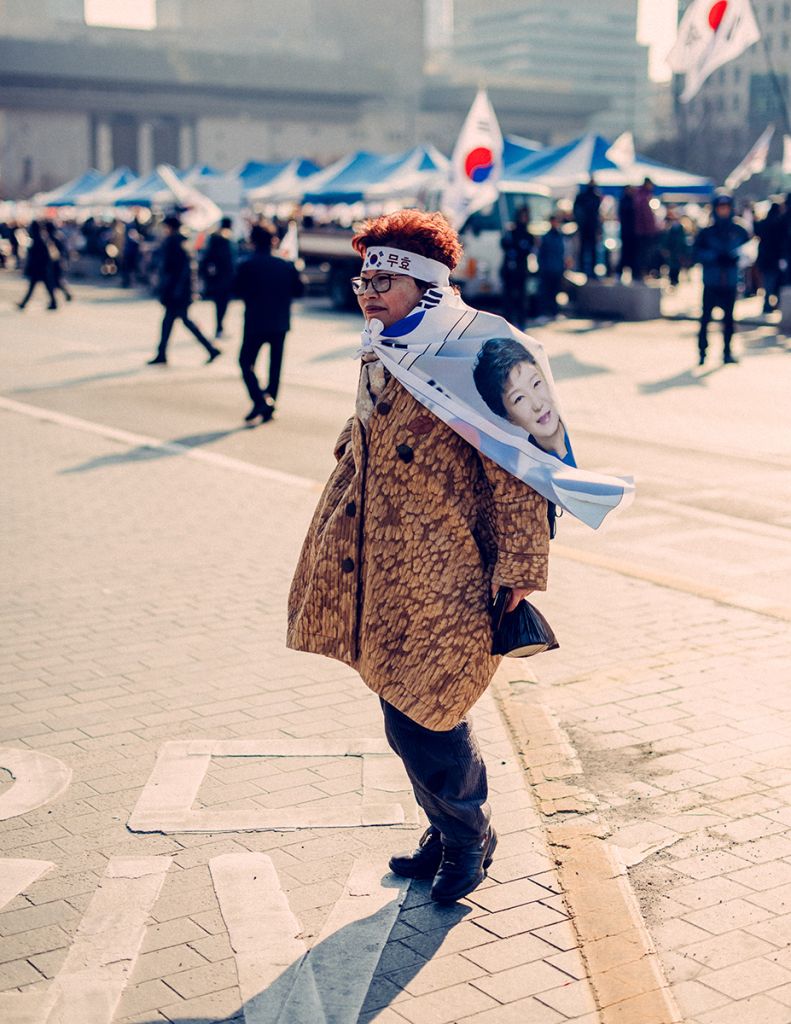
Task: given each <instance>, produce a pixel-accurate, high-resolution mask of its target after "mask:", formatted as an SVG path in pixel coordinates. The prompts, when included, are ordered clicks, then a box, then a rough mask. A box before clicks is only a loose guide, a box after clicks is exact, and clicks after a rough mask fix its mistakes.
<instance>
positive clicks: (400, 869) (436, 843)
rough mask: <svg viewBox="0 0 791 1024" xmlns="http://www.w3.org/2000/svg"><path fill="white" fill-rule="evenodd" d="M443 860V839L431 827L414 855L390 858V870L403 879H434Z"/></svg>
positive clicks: (437, 831) (421, 839)
mask: <svg viewBox="0 0 791 1024" xmlns="http://www.w3.org/2000/svg"><path fill="white" fill-rule="evenodd" d="M441 860H442V838H441V836H440V832H439V829H436V828H434V826H433V825H429V827H428V828H427V829H426V831H425V832H424V833H423V835H422V836H421V837H420V842H419V843H418V844H417V849H416V850H415V851H414V853H405V854H403V855H402V856H400V857H399V856H395V857H391V858H390V870H391V871H392V872H393V873H394V874H396V875H400V876H401V877H402V878H433V877H434V875H436V873H437V869H438V868H439V865H440V861H441Z"/></svg>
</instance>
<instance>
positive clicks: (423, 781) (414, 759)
mask: <svg viewBox="0 0 791 1024" xmlns="http://www.w3.org/2000/svg"><path fill="white" fill-rule="evenodd" d="M380 702H381V705H382V711H383V712H384V719H385V735H386V736H387V742H388V743H389V744H390V746H391V748H392V749H393V751H394V752H395V753H396V754H398V756H399V757H400V758H401V760H402V761H403V763H404V768H405V769H406V773H407V775H408V776H409V781H410V782H411V783H412V788H413V789H414V791H415V799H416V800H417V802H418V804H420V806H421V807H422V808H423V810H424V811H425V813H426V817H427V818H428V820H429V821H430V822H431V824H432V825H434V827H435V828H438V829H439V831H440V832H441V833H442V841H443V843H445V845H446V846H467V845H470V844H472V843H477V842H480V841H481V839H483V837H484V836H485V835H486V831H487V829H488V828H489V821H490V819H491V811H490V808H489V804H488V803H487V797H488V795H489V787H488V783H487V781H486V765H485V764H484V763H483V758H482V757H481V751H480V748H479V746H478V741H477V740H476V738H475V734H474V733H473V731H472V727H471V726H470V724H469V722H468V721H467V720H466V719H465V720H464V721H462V722H460V723H459V724H458V725H457V726H455V728H453V729H448V730H447V731H443V732H435V731H434V730H432V729H426V728H425V726H422V725H418V723H417V722H413V721H412V719H411V718H407V716H406V715H405V714H403V713H402V712H401V711H398V710H397V709H396V708H394V707H393V705H392V704H388V703H387V701H385V700H381V699H380Z"/></svg>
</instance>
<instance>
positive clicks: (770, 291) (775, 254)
mask: <svg viewBox="0 0 791 1024" xmlns="http://www.w3.org/2000/svg"><path fill="white" fill-rule="evenodd" d="M755 233H756V235H757V236H758V260H757V263H758V269H759V270H760V271H761V278H762V279H763V285H764V308H763V311H764V313H771V312H772V310H773V309H777V306H778V303H779V301H780V261H781V260H782V259H783V255H784V253H783V249H784V237H783V211H782V208H781V206H780V204H779V203H772V205H771V206H770V207H769V212H768V213H767V215H766V217H765V218H764V220H761V221H758V223H757V224H756V225H755Z"/></svg>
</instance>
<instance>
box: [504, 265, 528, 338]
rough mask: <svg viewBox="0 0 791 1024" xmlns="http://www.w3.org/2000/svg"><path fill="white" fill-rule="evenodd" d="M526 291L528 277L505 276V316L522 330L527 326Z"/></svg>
mask: <svg viewBox="0 0 791 1024" xmlns="http://www.w3.org/2000/svg"><path fill="white" fill-rule="evenodd" d="M526 292H527V278H526V277H504V278H503V316H504V317H505V319H506V320H507V321H508V322H509V323H511V324H514V326H515V327H518V328H520V330H521V328H523V327H524V326H525V317H526V305H525V304H526V299H527V294H526Z"/></svg>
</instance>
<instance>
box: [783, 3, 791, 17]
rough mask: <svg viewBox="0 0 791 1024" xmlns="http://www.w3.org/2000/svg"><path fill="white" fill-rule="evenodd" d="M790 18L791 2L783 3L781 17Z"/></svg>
mask: <svg viewBox="0 0 791 1024" xmlns="http://www.w3.org/2000/svg"><path fill="white" fill-rule="evenodd" d="M788 18H791V4H783V19H784V20H787V19H788Z"/></svg>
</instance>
